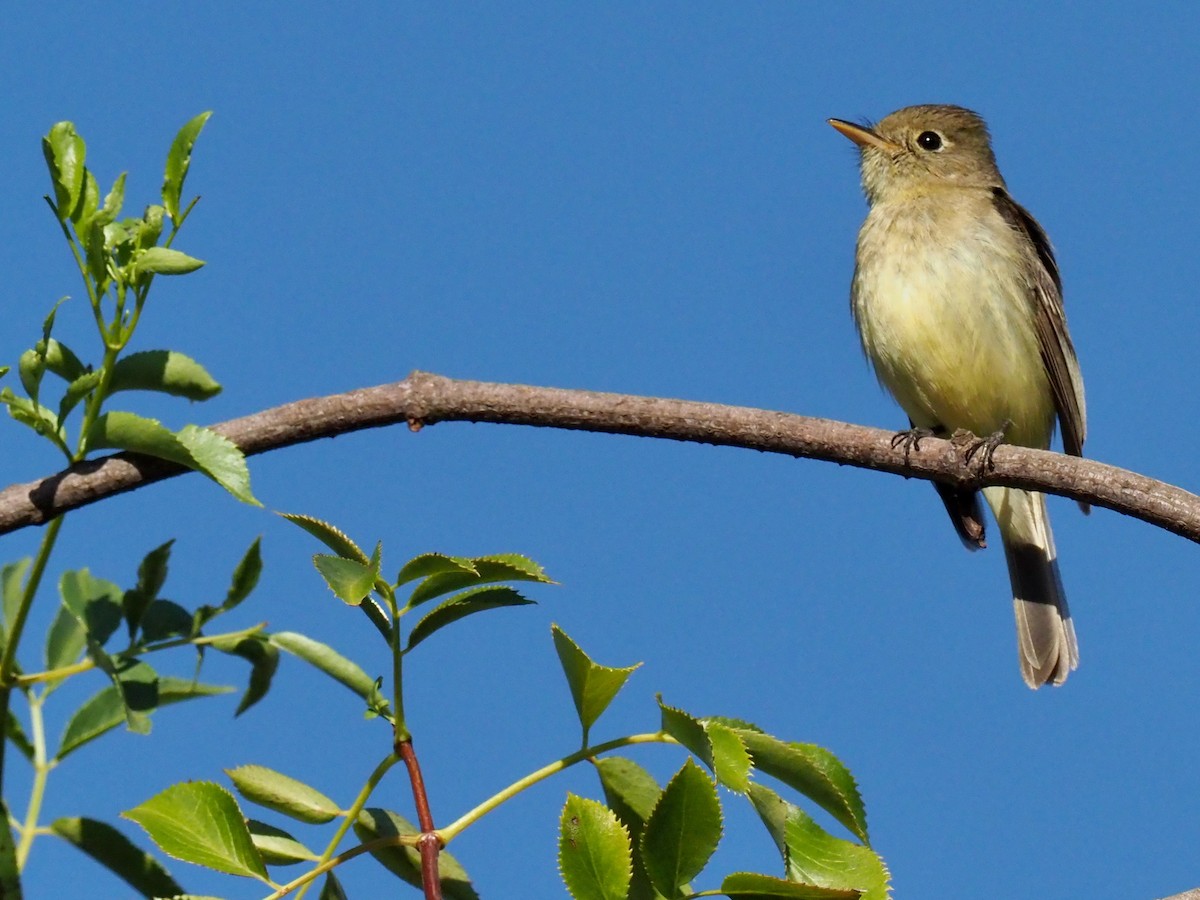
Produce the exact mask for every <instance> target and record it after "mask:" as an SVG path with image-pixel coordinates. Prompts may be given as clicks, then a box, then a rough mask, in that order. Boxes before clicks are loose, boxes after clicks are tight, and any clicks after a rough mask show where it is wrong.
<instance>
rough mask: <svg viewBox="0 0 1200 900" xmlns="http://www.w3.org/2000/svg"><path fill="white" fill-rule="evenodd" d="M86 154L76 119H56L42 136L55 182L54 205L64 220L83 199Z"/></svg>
mask: <svg viewBox="0 0 1200 900" xmlns="http://www.w3.org/2000/svg"><path fill="white" fill-rule="evenodd" d="M86 154H87V150H86V147H85V145H84V143H83V138H81V137H80V136H79V135H78V134H76V132H75V125H74V123H73V122H56V123H55V124H54V125H52V126H50V131H49V133H47V135H46V136H45V137H44V138H42V155H43V156H45V158H46V166H47V167H48V168H49V169H50V180H51V181H52V182H53V184H54V205H55V208H56V209H57V212H58V218H59V219H60V220H61V221H63V222H65V221H67V219H68V218H70V217H71V214H72V213H73V212H74V211H75V207H76V205H77V204H78V202H79V197H80V194H81V192H82V190H83V173H84V159H85V157H86Z"/></svg>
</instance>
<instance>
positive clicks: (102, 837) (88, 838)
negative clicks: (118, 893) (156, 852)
mask: <svg viewBox="0 0 1200 900" xmlns="http://www.w3.org/2000/svg"><path fill="white" fill-rule="evenodd" d="M50 832H51V833H52V834H56V835H58V836H59V837H60V838H62V839H63V840H65V841H67V843H69V844H72V845H73V846H74V847H75V848H76V849H78V850H82V851H83V852H84V853H86V854H87V855H88V856H90V857H91V858H92V859H94V860H96V862H98V863H100V865H102V866H104V867H105V868H106V869H108V870H109V871H110V872H112V873H113V874H114V875H116V876H117V877H118V878H120V879H122V880H123V881H124V882H125V883H126V884H128V885H129V886H130V887H132V888H133V889H134V890H135V891H137V892H138V893H140V894H141V895H142V896H145V897H174V896H176V895H179V894H182V893H183V892H184V891H183V888H181V887H180V886H179V885H178V884H177V883H176V881H175V879H173V878H172V877H171V875H170V873H169V872H168V871H167V870H166V869H165V868H163V865H162V863H160V862H159V861H158V860H157V859H155V858H154V857H153V856H151V855H150V854H149V853H147V852H146V851H144V850H142V849H141V848H140V847H138V846H137V845H136V844H134V843H133V841H131V840H129V838H127V837H126V836H125V835H124V834H122V833H121V832H120V831H118V830H117V829H115V828H113V827H112V826H111V825H109V824H108V823H107V822H101V821H98V820H97V819H88V818H79V817H72V818H62V819H55V820H54V821H53V822H51V823H50Z"/></svg>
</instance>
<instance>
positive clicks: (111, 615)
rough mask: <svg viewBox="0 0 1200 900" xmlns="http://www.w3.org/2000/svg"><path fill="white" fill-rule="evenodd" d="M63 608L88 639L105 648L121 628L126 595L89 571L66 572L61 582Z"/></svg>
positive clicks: (60, 578)
mask: <svg viewBox="0 0 1200 900" xmlns="http://www.w3.org/2000/svg"><path fill="white" fill-rule="evenodd" d="M58 592H59V594H60V595H61V597H62V602H63V605H64V606H66V607H67V609H69V610H70V611H71V613H72V615H74V616H75V618H76V619H78V620H79V623H80V624H81V625H83V627H84V628H85V629H86V631H87V636H88V638H90V639H91V640H92V641H94V642H95V643H97V644H99V645H101V646H103V645H104V643H105V642H106V641H108V639H109V638H110V637H112V635H113V632H115V631H116V630H117V629H118V628H119V627H120V625H121V619H122V611H121V598H122V596H123V592H122V591H121V589H120V588H119V587H117V586H116V585H115V584H113V583H112V582H111V581H106V580H105V579H103V578H96V577H95V576H93V575H92V573H91V572H89V571H88V570H87V569H79V570H77V571H68V572H63V573H62V575H61V576H60V577H59V579H58Z"/></svg>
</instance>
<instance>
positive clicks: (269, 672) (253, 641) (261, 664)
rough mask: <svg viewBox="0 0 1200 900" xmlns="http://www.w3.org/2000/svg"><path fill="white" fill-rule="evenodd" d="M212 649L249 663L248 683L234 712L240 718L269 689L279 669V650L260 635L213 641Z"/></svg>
mask: <svg viewBox="0 0 1200 900" xmlns="http://www.w3.org/2000/svg"><path fill="white" fill-rule="evenodd" d="M213 648H214V649H216V650H219V651H220V652H222V653H228V654H229V655H230V656H240V657H241V658H242V659H244V660H246V661H247V662H249V663H250V683H249V684H248V685H247V687H246V693H244V694H243V695H242V699H241V700H240V701H239V702H238V706H237V710H236V711H235V712H234V715H235V716H240V715H241V714H242V713H244V712H245V711H246V710H248V709H249V708H250V707H252V706H253V705H254V704H255V703H257V702H258V701H259V700H261V699H262V698H263V697H265V696H266V695H267V691H269V690H270V689H271V681H272V679H274V677H275V670H276V669H277V668H278V667H279V650H278V648H276V647H275V646H274V645H273V644H271V643H270V641H268V640H267V638H265V637H263V636H262V635H254V636H253V637H244V638H239V639H237V640H234V641H214V642H213Z"/></svg>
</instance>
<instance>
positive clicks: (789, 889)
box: [721, 872, 862, 900]
mask: <svg viewBox="0 0 1200 900" xmlns="http://www.w3.org/2000/svg"><path fill="white" fill-rule="evenodd" d="M721 893H723V894H724V895H725V896H726V897H729V898H730V900H858V898H859V897H861V896H862V894H861V893H860V892H859V891H839V890H835V889H833V888H819V887H813V886H812V885H808V884H796V883H795V882H794V881H784V880H783V879H782V878H772V877H771V876H769V875H759V874H758V873H757V872H734V873H733V874H731V875H727V876H725V880H724V881H722V882H721Z"/></svg>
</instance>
